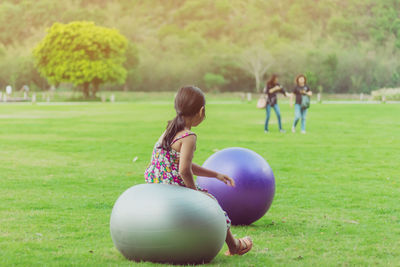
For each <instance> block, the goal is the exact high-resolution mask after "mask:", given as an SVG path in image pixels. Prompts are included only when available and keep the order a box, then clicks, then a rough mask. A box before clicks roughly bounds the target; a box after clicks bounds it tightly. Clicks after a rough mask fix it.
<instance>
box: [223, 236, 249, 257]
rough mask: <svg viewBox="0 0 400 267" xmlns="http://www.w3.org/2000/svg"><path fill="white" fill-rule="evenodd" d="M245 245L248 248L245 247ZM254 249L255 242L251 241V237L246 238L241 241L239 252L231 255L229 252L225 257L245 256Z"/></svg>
mask: <svg viewBox="0 0 400 267" xmlns="http://www.w3.org/2000/svg"><path fill="white" fill-rule="evenodd" d="M243 244H245V245H246V247H243ZM252 247H253V240H251V238H250V237H248V236H246V237H243V238H240V239H239V249H238V251H237V252H235V253H231V252H230V251H229V250H228V251H227V252H225V255H226V256H233V255H243V254H245V253H247V252H249V251H250V249H251V248H252Z"/></svg>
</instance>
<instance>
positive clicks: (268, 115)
mask: <svg viewBox="0 0 400 267" xmlns="http://www.w3.org/2000/svg"><path fill="white" fill-rule="evenodd" d="M266 110H267V118H266V119H265V125H264V130H265V131H268V122H269V117H270V116H271V106H270V105H267V107H266Z"/></svg>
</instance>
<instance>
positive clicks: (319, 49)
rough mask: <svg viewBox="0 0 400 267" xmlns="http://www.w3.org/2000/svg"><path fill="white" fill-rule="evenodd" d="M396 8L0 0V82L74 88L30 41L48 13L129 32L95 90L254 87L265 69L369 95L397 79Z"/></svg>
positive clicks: (64, 90) (288, 2) (379, 4)
mask: <svg viewBox="0 0 400 267" xmlns="http://www.w3.org/2000/svg"><path fill="white" fill-rule="evenodd" d="M399 13H400V3H399V1H398V0H382V1H374V0H346V1H342V0H320V1H319V0H279V1H270V0H265V1H261V0H247V1H242V0H230V1H228V0H201V1H196V0H146V1H141V0H115V1H106V0H64V1H53V0H36V1H28V0H2V1H1V2H0V90H1V92H2V94H3V95H4V94H6V93H7V90H6V88H7V87H11V88H12V92H13V93H12V96H14V98H15V99H17V97H18V96H19V97H22V92H28V94H26V95H25V99H28V98H29V99H30V97H31V94H32V92H53V93H52V94H51V97H54V94H59V95H65V97H66V98H67V99H69V98H70V97H74V96H75V97H76V98H79V97H81V95H82V90H83V86H82V83H80V82H76V81H74V80H73V79H68V78H67V79H60V80H57V81H55V82H54V79H53V80H52V79H51V77H50V78H49V77H48V72H47V74H46V72H45V71H43V69H41V68H43V64H42V65H40V63H38V62H40V55H37V54H35V53H34V51H35V49H37V47H38V46H39V45H40V43H41V42H43V40H44V38H45V36H46V34H47V32H48V29H49V28H50V27H52V26H53V25H54V23H57V22H58V23H62V24H68V23H71V22H75V21H89V22H94V24H95V25H96V26H101V27H104V28H102V29H107V28H111V29H116V30H118V32H119V33H120V34H121V35H122V36H124V37H125V38H126V41H127V42H126V44H125V45H124V48H123V49H122V50H121V51H122V52H123V60H122V61H121V62H123V63H121V64H122V67H123V68H124V71H123V73H122V74H121V76H120V77H119V79H117V80H115V79H114V80H113V79H109V80H107V78H106V79H103V80H102V81H101V82H100V84H99V92H108V91H125V92H130V91H136V92H149V91H155V92H160V91H176V89H177V88H179V87H180V86H182V85H184V84H194V85H197V86H199V87H200V88H202V89H204V90H205V91H207V92H214V93H220V92H260V91H261V90H262V88H263V86H264V83H265V81H266V80H267V79H268V77H269V76H270V75H271V74H273V73H277V74H278V75H279V76H280V82H281V84H283V86H284V87H286V88H287V89H289V90H291V88H292V86H293V85H294V78H295V76H296V75H297V74H300V73H304V74H305V75H306V76H307V78H308V84H309V86H310V87H311V88H312V90H313V91H314V92H318V93H323V94H349V95H350V94H353V95H355V94H356V95H357V98H358V97H361V98H362V95H361V96H360V94H361V93H362V94H363V95H365V97H367V98H368V97H369V96H368V95H369V94H371V92H372V91H374V90H378V89H382V88H398V87H399V84H400V60H399V59H400V52H399V48H400V19H399ZM46 30H47V32H46ZM42 57H43V51H42ZM79 71H81V72H84V71H85V70H84V67H83V69H80V70H79ZM382 91H385V90H382ZM382 91H379V92H382ZM17 92H20V93H19V94H20V95H14V94H18V93H17ZM379 92H378V93H375V94H377V95H378V96H377V97H378V98H381V97H382V96H381V95H382V94H379ZM385 92H388V93H387V97H388V98H389V99H400V92H399V90H395V89H386V91H385ZM96 97H101V95H100V96H96ZM96 97H95V99H97V98H96ZM11 98H12V97H10V96H9V100H10V99H11ZM41 98H50V96H44V95H43V96H41ZM85 98H87V96H86V97H85ZM38 100H40V99H39V97H38Z"/></svg>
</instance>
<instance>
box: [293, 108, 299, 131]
mask: <svg viewBox="0 0 400 267" xmlns="http://www.w3.org/2000/svg"><path fill="white" fill-rule="evenodd" d="M300 117H301V108H300V105H299V104H295V105H294V121H293V128H295V127H296V125H297V122H298V121H299V119H300Z"/></svg>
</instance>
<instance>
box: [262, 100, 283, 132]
mask: <svg viewBox="0 0 400 267" xmlns="http://www.w3.org/2000/svg"><path fill="white" fill-rule="evenodd" d="M272 108H273V109H274V110H275V114H276V117H277V118H278V125H279V130H282V123H281V112H280V110H279V106H278V104H275V105H274V106H273V107H272ZM266 109H267V118H266V119H265V126H264V129H265V130H266V131H268V122H269V118H270V117H271V105H269V104H268V105H267V107H266Z"/></svg>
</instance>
